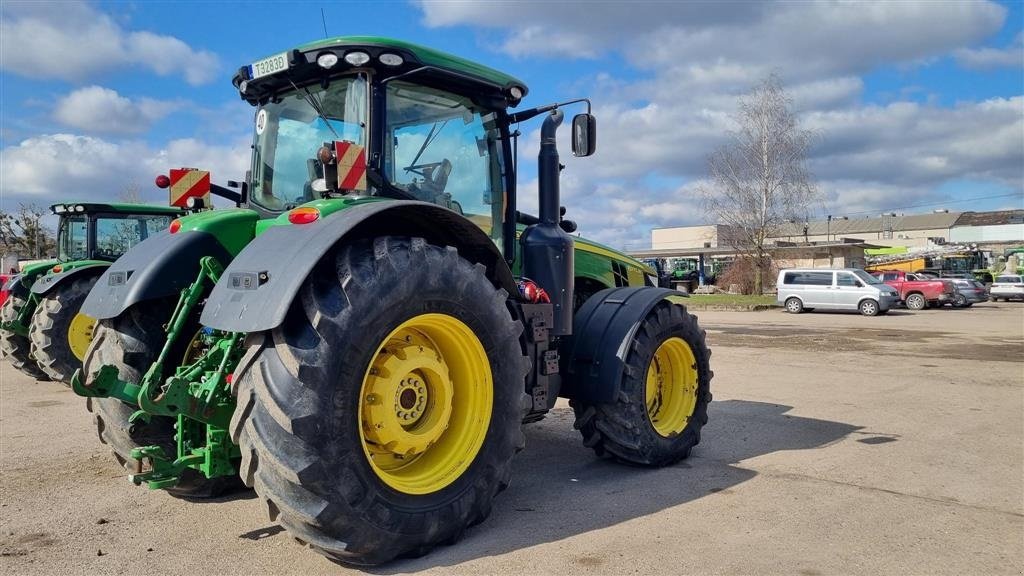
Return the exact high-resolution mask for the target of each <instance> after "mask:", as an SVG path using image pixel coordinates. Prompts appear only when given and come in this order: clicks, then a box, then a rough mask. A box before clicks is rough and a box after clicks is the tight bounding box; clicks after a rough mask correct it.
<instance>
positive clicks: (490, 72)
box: [233, 36, 527, 106]
mask: <svg viewBox="0 0 1024 576" xmlns="http://www.w3.org/2000/svg"><path fill="white" fill-rule="evenodd" d="M354 51H361V52H365V53H367V54H368V55H369V56H370V59H369V61H368V62H366V63H364V64H360V65H358V66H353V65H350V64H348V63H346V62H345V60H344V56H345V55H346V54H348V53H350V52H354ZM327 52H332V53H334V54H335V55H337V56H338V58H339V61H338V63H337V64H336V65H334V66H333V67H332V68H331V69H330V71H331V73H337V72H338V71H344V70H346V69H351V68H358V67H364V68H365V67H372V68H375V69H376V70H377V72H378V73H379V74H380V73H385V74H387V75H388V76H397V75H402V74H405V73H408V72H410V71H413V70H416V69H421V68H423V67H430V68H431V69H433V72H434V73H435V74H436V73H441V74H444V75H446V76H447V77H448V78H447V80H449V81H451V82H454V83H460V82H461V83H465V84H467V85H469V87H470V88H471V89H476V90H480V91H487V92H491V91H493V92H499V93H501V94H502V95H503V96H504V98H505V99H506V100H507V104H508V105H510V106H515V105H517V104H518V103H519V101H520V100H521V99H522V97H523V96H525V95H526V93H527V86H526V83H525V82H523V81H522V80H519V79H518V78H515V77H514V76H510V75H508V74H505V73H504V72H501V71H498V70H495V69H494V68H490V67H488V66H484V65H483V64H478V63H476V62H473V61H471V60H467V59H465V58H461V57H459V56H455V55H453V54H448V53H447V52H442V51H440V50H435V49H433V48H428V47H426V46H420V45H418V44H413V43H411V42H405V41H402V40H393V39H390V38H383V37H379V36H339V37H336V38H328V39H325V40H317V41H315V42H309V43H307V44H302V45H301V46H298V47H296V48H294V49H292V50H290V51H288V52H286V53H285V54H287V58H288V66H287V67H286V68H285V69H282V70H281V71H280V72H274V73H272V74H267V75H259V74H255V73H254V72H253V67H252V66H243V67H242V68H241V69H239V71H238V73H237V74H235V77H234V79H233V83H234V85H235V86H236V87H238V88H239V89H240V90H241V85H242V82H243V81H245V82H246V88H249V90H243V91H242V97H243V98H244V99H246V100H249V101H250V102H253V103H255V102H254V101H255V100H258V99H260V98H261V97H263V96H265V95H266V94H267V92H276V91H277V90H279V89H282V88H285V89H286V88H287V87H288V82H287V81H286V80H287V79H289V78H290V79H292V80H293V81H295V82H296V83H306V81H307V80H309V79H312V78H313V77H314V73H315V75H316V76H320V75H322V74H323V73H324V70H323V69H321V68H320V67H319V66H318V64H317V58H318V57H319V56H321V55H322V54H324V53H327ZM385 53H392V54H397V55H399V56H401V57H402V62H401V64H398V65H394V66H387V65H384V64H382V63H381V62H380V60H379V57H380V55H381V54H385ZM271 58H273V56H271ZM254 76H256V79H253V77H254ZM307 76H308V77H307ZM513 88H516V90H514V91H513V90H512V89H513Z"/></svg>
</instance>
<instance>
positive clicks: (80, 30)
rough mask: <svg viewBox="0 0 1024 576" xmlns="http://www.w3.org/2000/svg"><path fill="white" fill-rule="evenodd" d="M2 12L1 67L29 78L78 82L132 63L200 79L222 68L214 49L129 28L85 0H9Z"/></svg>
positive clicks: (193, 80) (164, 73)
mask: <svg viewBox="0 0 1024 576" xmlns="http://www.w3.org/2000/svg"><path fill="white" fill-rule="evenodd" d="M0 16H2V18H0V52H2V54H3V58H2V59H0V68H2V69H3V70H7V71H10V72H13V73H15V74H19V75H22V76H27V77H29V78H59V79H61V80H68V81H75V82H77V81H81V80H83V79H86V78H90V77H93V76H95V75H97V74H100V73H103V72H108V71H111V70H114V69H117V68H120V67H126V66H131V67H141V68H145V69H148V70H150V71H152V72H154V73H156V74H159V75H161V76H170V75H172V74H181V75H182V76H184V78H185V81H186V82H188V83H189V84H191V85H199V84H205V83H207V82H209V81H211V80H212V79H213V78H214V77H215V76H216V74H217V72H218V67H219V64H218V60H217V57H216V56H215V55H214V54H213V53H212V52H209V51H206V50H196V49H193V48H191V47H190V46H188V44H186V43H185V42H182V41H181V40H179V39H178V38H175V37H173V36H165V35H161V34H154V33H152V32H147V31H130V30H125V29H124V28H122V27H121V26H120V25H119V24H118V23H116V22H115V21H114V20H113V19H112V18H111V17H110V16H108V15H107V14H104V13H102V12H99V11H98V10H96V9H95V8H93V7H92V6H89V5H87V4H84V3H78V2H60V3H43V2H38V3H5V4H4V7H3V10H2V13H0Z"/></svg>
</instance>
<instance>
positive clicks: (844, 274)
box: [776, 268, 899, 316]
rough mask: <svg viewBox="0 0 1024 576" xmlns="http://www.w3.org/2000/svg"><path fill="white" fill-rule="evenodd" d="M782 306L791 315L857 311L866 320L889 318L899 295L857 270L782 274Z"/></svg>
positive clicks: (778, 285) (780, 277) (819, 270)
mask: <svg viewBox="0 0 1024 576" xmlns="http://www.w3.org/2000/svg"><path fill="white" fill-rule="evenodd" d="M776 286H777V288H778V302H779V304H781V305H782V306H784V307H785V308H786V311H787V312H790V313H791V314H799V313H800V312H803V311H804V310H814V309H816V308H821V309H823V310H857V311H860V313H861V314H863V315H865V316H874V315H876V314H885V313H887V312H888V311H889V309H890V308H891V307H893V306H895V305H896V303H897V302H899V294H898V293H897V292H896V290H894V289H893V288H891V287H889V286H886V285H885V284H884V283H882V282H880V281H879V280H878V279H877V278H875V277H874V276H872V275H870V274H868V273H867V272H865V271H863V270H859V269H856V268H843V269H840V270H822V269H814V268H810V269H803V268H794V269H789V270H781V271H780V272H779V279H778V282H777V283H776Z"/></svg>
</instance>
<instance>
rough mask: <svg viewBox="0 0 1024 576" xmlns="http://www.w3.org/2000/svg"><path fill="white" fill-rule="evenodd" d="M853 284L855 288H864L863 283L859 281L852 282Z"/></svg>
mask: <svg viewBox="0 0 1024 576" xmlns="http://www.w3.org/2000/svg"><path fill="white" fill-rule="evenodd" d="M854 283H855V284H856V285H857V288H863V287H864V283H863V282H861V281H860V280H854Z"/></svg>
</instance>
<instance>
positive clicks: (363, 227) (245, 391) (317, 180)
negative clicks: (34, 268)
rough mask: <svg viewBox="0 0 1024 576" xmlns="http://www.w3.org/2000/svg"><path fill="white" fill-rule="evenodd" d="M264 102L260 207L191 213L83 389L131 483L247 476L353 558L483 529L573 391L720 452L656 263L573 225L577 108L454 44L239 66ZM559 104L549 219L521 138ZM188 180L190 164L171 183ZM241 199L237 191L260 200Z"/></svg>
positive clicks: (116, 315)
mask: <svg viewBox="0 0 1024 576" xmlns="http://www.w3.org/2000/svg"><path fill="white" fill-rule="evenodd" d="M234 85H235V86H236V87H237V89H238V90H239V93H240V95H241V97H242V98H243V99H244V100H246V101H247V102H248V103H249V104H251V105H252V106H254V107H255V108H256V113H255V123H254V124H255V128H254V142H253V157H252V168H251V171H250V172H249V173H248V175H247V178H246V180H245V182H241V183H229V186H228V188H220V187H216V186H215V187H214V189H213V190H212V191H213V193H214V194H218V195H221V196H224V197H227V198H230V199H232V200H233V201H234V202H235V203H236V205H237V206H238V207H237V208H234V209H225V210H216V211H206V212H200V213H197V214H193V215H188V216H184V217H182V218H180V219H177V220H175V221H174V222H173V223H172V224H171V226H170V228H169V229H168V231H167V232H164V233H161V234H159V235H156V236H154V237H152V238H150V239H149V240H147V241H145V242H142V243H141V244H139V245H138V246H136V247H134V248H133V249H132V250H130V251H129V252H128V253H126V254H125V255H124V256H123V257H122V258H121V259H119V260H118V261H117V262H115V263H114V264H113V265H112V266H111V267H110V268H109V269H108V270H106V271H105V272H104V274H103V277H102V278H101V279H100V281H99V282H98V283H97V284H96V286H95V287H94V288H93V290H92V292H90V294H89V296H88V299H87V300H86V302H85V304H84V306H83V310H84V311H85V312H86V313H88V314H90V315H91V316H93V317H95V318H97V319H99V322H98V326H97V330H96V333H95V338H94V341H93V344H92V346H91V348H90V349H89V353H88V355H87V357H86V359H85V362H84V366H83V368H82V369H81V370H80V372H79V373H77V374H76V375H75V377H74V378H73V381H72V387H73V388H74V390H75V392H76V393H78V394H80V395H82V396H85V397H88V398H89V401H88V407H89V409H90V410H92V411H93V412H94V413H95V415H96V420H97V426H98V428H99V432H100V437H101V439H102V440H103V441H104V442H106V443H107V444H109V445H110V446H111V448H112V449H113V451H114V453H115V456H116V457H117V458H118V460H119V461H120V462H122V463H123V464H125V465H126V466H128V467H130V468H132V472H133V473H132V474H131V476H130V477H131V479H132V481H133V482H135V483H136V484H146V485H147V486H149V487H150V488H163V489H167V490H169V491H171V492H172V493H174V494H177V495H181V496H190V497H195V496H212V495H215V494H219V493H221V491H222V490H223V489H224V488H226V487H227V486H229V485H230V481H231V479H232V478H238V477H240V478H241V479H242V480H243V481H244V482H245V484H247V485H248V486H252V487H254V488H255V490H256V493H257V494H258V496H259V501H260V502H261V503H262V505H263V508H264V509H265V510H266V512H267V513H268V515H269V516H270V518H271V519H272V520H277V521H278V522H280V523H281V525H282V526H284V528H285V529H287V530H288V531H289V532H290V533H291V534H292V535H293V536H294V537H295V538H296V539H297V540H299V541H300V542H304V543H307V544H308V545H309V546H311V547H312V548H314V549H315V550H317V551H319V552H321V553H322V554H325V555H326V556H328V557H330V558H332V559H335V560H337V561H340V562H344V563H350V564H358V565H367V564H377V563H381V562H385V561H388V560H390V559H392V558H394V557H396V556H400V555H417V554H423V553H426V552H427V551H429V550H430V549H431V548H432V547H434V546H436V545H438V544H442V543H450V542H454V541H456V540H457V539H458V538H459V537H460V536H461V535H462V534H463V533H464V531H465V530H466V529H467V528H468V527H470V526H472V525H474V524H477V523H479V522H481V521H483V520H484V519H485V518H486V517H487V515H488V514H489V512H490V509H491V503H492V500H493V498H494V497H495V495H496V494H497V493H499V492H500V491H502V490H503V489H504V488H505V487H506V486H508V483H509V481H510V478H511V474H512V458H513V456H514V454H515V453H516V452H518V451H519V450H520V449H522V448H523V446H524V444H525V437H524V435H523V432H522V424H523V423H524V422H529V421H535V420H538V419H540V418H542V417H543V416H544V414H545V413H546V412H548V411H549V410H551V409H552V407H553V406H554V404H555V401H556V399H557V398H558V397H560V396H561V397H565V398H568V399H569V400H570V402H571V405H572V407H573V410H574V411H575V415H576V428H578V429H579V430H580V432H581V433H582V435H583V440H584V444H585V445H586V446H589V447H591V448H592V449H593V450H594V451H595V452H597V453H598V454H599V455H602V456H607V457H611V458H615V459H618V460H621V461H624V462H629V463H633V464H640V465H648V466H664V465H668V464H672V463H674V462H677V461H679V460H680V459H683V458H686V457H687V456H688V455H689V454H690V450H691V449H692V448H693V447H694V446H695V445H696V444H697V443H698V442H699V440H700V431H701V428H702V426H703V425H704V424H705V422H706V421H707V405H708V403H709V402H710V400H711V393H710V380H711V376H712V373H711V370H710V368H709V358H710V352H709V351H708V349H707V346H706V344H705V339H704V332H703V331H702V330H701V329H700V327H699V326H698V324H697V321H696V318H695V317H694V316H692V315H690V314H689V313H687V311H686V309H685V308H684V307H683V306H682V305H680V304H677V303H675V301H674V300H672V299H670V298H671V297H672V295H673V294H674V293H673V292H672V291H669V290H664V289H661V288H657V287H655V286H653V281H654V280H655V279H653V278H652V277H651V276H650V275H649V273H650V269H649V268H647V267H645V266H643V265H642V264H640V263H639V262H637V261H635V260H632V259H631V258H629V257H627V256H625V255H623V254H621V253H618V252H616V251H614V250H611V249H609V248H606V247H603V246H600V245H598V244H595V243H592V242H588V241H585V240H583V239H580V238H576V237H573V236H571V235H570V234H569V233H570V232H572V231H574V230H575V228H576V226H575V224H574V223H572V222H571V221H569V220H565V219H563V214H564V210H563V209H562V207H561V206H560V204H559V172H560V170H561V166H560V164H559V155H558V150H557V146H556V132H557V129H558V127H559V125H560V124H561V122H562V121H563V113H562V108H563V107H564V106H566V105H568V104H576V103H580V102H586V103H587V105H588V113H586V114H580V115H578V116H576V117H575V118H574V119H573V121H572V139H571V140H572V147H573V152H574V153H575V154H576V155H577V156H589V155H590V154H592V153H593V151H594V147H595V143H596V123H595V120H594V117H593V116H591V115H590V114H589V102H587V101H585V100H577V101H573V102H567V103H562V104H551V105H547V106H541V107H537V108H531V109H525V110H519V111H515V112H513V111H511V110H510V108H513V107H515V106H517V105H518V104H519V103H520V101H521V99H522V98H523V97H524V95H525V94H526V92H527V88H526V86H525V85H524V84H523V83H522V82H521V81H519V80H517V79H515V78H513V77H511V76H508V75H506V74H503V73H501V72H498V71H495V70H493V69H490V68H487V67H484V66H482V65H479V64H476V63H473V62H470V61H468V60H464V59H462V58H458V57H455V56H452V55H449V54H445V53H442V52H438V51H436V50H432V49H429V48H425V47H421V46H417V45H413V44H409V43H404V42H399V41H393V40H387V39H383V38H375V37H345V38H335V39H329V40H323V41H318V42H314V43H311V44H306V45H303V46H300V47H298V48H296V49H293V50H289V51H287V52H283V53H280V54H277V55H274V56H271V57H269V58H266V59H264V60H261V61H258V62H256V63H254V64H252V65H251V66H246V67H243V68H242V69H240V70H239V72H238V73H237V74H236V75H235V77H234ZM538 116H543V117H544V121H543V126H542V128H541V146H540V154H539V157H538V169H539V180H538V182H539V183H538V195H539V206H540V210H539V215H538V216H531V215H527V214H523V213H521V212H520V211H518V210H517V198H516V177H517V170H516V164H515V159H516V155H515V149H516V142H517V137H518V135H519V131H518V130H517V126H518V125H519V124H520V123H521V122H524V121H527V120H529V119H531V118H534V117H538ZM165 180H166V179H165ZM230 188H235V189H237V192H236V191H234V190H231V189H230Z"/></svg>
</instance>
